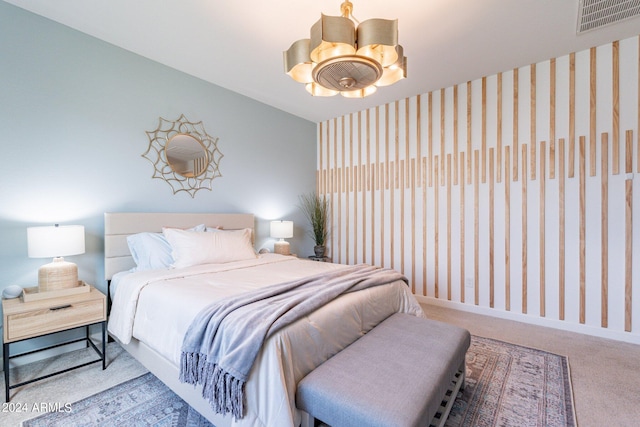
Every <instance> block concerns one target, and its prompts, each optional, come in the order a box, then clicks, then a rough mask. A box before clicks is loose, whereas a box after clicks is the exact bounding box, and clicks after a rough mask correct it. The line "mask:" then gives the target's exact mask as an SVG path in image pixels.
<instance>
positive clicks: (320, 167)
mask: <svg viewBox="0 0 640 427" xmlns="http://www.w3.org/2000/svg"><path fill="white" fill-rule="evenodd" d="M323 126H324V122H320V124H319V125H318V175H319V177H320V180H318V181H316V188H317V191H318V193H319V194H324V185H323V180H322V172H323V170H324V165H323V163H322V146H323V142H324V138H322V128H323Z"/></svg>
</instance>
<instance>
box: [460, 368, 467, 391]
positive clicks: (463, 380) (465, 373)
mask: <svg viewBox="0 0 640 427" xmlns="http://www.w3.org/2000/svg"><path fill="white" fill-rule="evenodd" d="M460 372H462V375H461V376H460V391H464V385H465V380H466V379H467V362H466V361H465V362H462V366H461V367H460Z"/></svg>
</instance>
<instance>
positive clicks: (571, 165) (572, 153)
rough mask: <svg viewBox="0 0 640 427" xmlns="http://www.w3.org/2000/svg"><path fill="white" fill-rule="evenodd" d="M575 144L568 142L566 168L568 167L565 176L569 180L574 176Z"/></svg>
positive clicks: (572, 141)
mask: <svg viewBox="0 0 640 427" xmlns="http://www.w3.org/2000/svg"><path fill="white" fill-rule="evenodd" d="M575 164H576V143H575V141H574V140H571V139H570V140H569V159H568V166H569V173H568V174H567V176H568V177H569V178H573V177H575V176H576V167H575Z"/></svg>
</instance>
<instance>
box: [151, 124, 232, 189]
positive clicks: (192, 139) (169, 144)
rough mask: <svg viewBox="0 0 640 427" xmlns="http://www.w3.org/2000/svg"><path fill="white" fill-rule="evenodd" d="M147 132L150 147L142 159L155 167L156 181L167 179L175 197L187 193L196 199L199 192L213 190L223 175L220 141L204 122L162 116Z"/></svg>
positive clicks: (154, 176) (153, 176)
mask: <svg viewBox="0 0 640 427" xmlns="http://www.w3.org/2000/svg"><path fill="white" fill-rule="evenodd" d="M145 132H146V133H147V136H148V137H149V147H148V148H147V151H145V152H144V153H143V154H142V157H144V158H146V159H147V160H149V161H150V162H151V163H152V164H153V167H154V172H153V175H152V178H158V179H162V180H164V181H165V182H166V183H167V184H169V185H170V186H171V188H172V189H173V194H176V193H179V192H181V191H184V192H187V193H189V195H191V197H195V194H196V192H197V191H198V190H202V189H204V188H206V189H208V190H209V191H211V184H212V181H213V180H214V179H215V178H217V177H220V176H222V174H221V173H220V169H219V164H220V159H222V157H223V154H222V153H221V152H220V150H219V149H218V138H214V137H211V136H210V135H209V134H208V133H207V132H206V131H205V129H204V126H203V124H202V122H201V121H200V122H190V121H189V120H188V119H187V118H186V117H185V116H184V114H182V115H180V117H179V118H178V119H177V120H166V119H163V118H162V117H160V120H159V123H158V127H157V128H156V129H155V130H152V131H145Z"/></svg>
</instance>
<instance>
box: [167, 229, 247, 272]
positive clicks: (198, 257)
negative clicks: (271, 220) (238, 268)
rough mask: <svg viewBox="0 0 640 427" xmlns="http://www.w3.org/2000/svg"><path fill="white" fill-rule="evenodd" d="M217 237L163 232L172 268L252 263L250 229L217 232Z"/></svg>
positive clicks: (180, 232)
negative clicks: (236, 262) (168, 246)
mask: <svg viewBox="0 0 640 427" xmlns="http://www.w3.org/2000/svg"><path fill="white" fill-rule="evenodd" d="M218 231H219V232H217V233H207V232H203V233H201V232H197V233H190V232H185V231H182V230H175V229H169V228H165V229H163V230H162V232H163V233H164V236H165V237H166V238H167V240H168V241H169V244H170V245H171V249H172V251H171V255H172V256H173V264H172V267H174V268H184V267H189V266H192V265H199V264H220V263H225V262H232V261H241V260H244V259H252V258H255V257H256V254H255V252H254V250H253V246H252V245H251V229H250V228H245V229H243V230H230V231H224V230H218Z"/></svg>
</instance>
